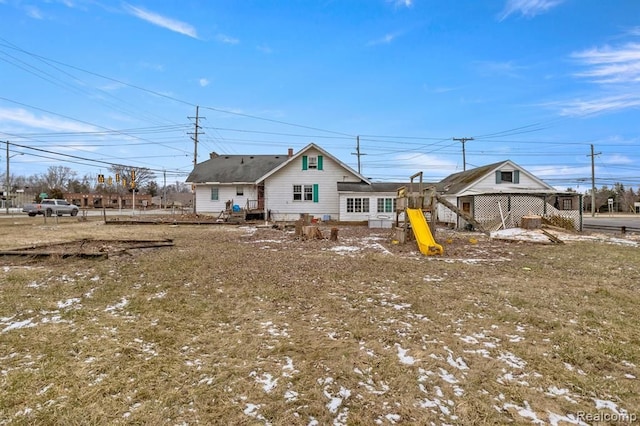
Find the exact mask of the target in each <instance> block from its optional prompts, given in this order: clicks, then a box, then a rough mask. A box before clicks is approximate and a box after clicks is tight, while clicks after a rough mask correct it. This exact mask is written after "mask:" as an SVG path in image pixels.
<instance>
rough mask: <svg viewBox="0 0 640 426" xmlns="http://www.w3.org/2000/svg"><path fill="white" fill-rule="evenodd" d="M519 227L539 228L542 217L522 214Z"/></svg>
mask: <svg viewBox="0 0 640 426" xmlns="http://www.w3.org/2000/svg"><path fill="white" fill-rule="evenodd" d="M520 227H521V228H523V229H540V228H542V217H540V216H535V215H529V216H522V220H520Z"/></svg>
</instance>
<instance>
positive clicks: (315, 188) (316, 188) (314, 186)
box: [313, 183, 319, 203]
mask: <svg viewBox="0 0 640 426" xmlns="http://www.w3.org/2000/svg"><path fill="white" fill-rule="evenodd" d="M318 192H319V191H318V184H317V183H314V184H313V202H314V203H317V202H318Z"/></svg>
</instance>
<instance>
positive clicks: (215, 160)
mask: <svg viewBox="0 0 640 426" xmlns="http://www.w3.org/2000/svg"><path fill="white" fill-rule="evenodd" d="M312 148H314V149H316V150H318V151H320V152H321V153H322V155H324V156H325V157H327V158H331V159H332V160H333V161H335V162H336V163H338V164H339V165H340V166H341V167H342V168H344V169H345V170H347V171H348V172H350V173H352V174H353V175H354V176H356V177H358V178H359V179H360V180H362V181H363V182H366V183H367V184H368V183H369V180H368V179H367V178H365V177H363V176H362V175H360V174H359V173H358V172H356V171H355V170H353V169H352V168H351V167H349V166H347V165H346V164H344V163H343V162H342V161H340V160H338V159H337V158H336V157H334V156H333V155H331V154H330V153H328V152H327V151H325V150H324V149H322V148H320V147H319V146H318V145H316V144H314V143H310V144H309V145H307V146H305V147H304V148H302V149H301V150H300V151H298V153H296V154H295V155H292V156H289V155H288V154H285V155H217V154H215V153H213V154H212V158H210V159H208V160H206V161H203V162H202V163H198V164H196V166H195V167H194V168H193V171H192V172H191V173H190V174H189V176H188V177H187V180H186V182H187V183H258V182H260V181H263V180H264V179H266V178H268V177H269V176H271V175H273V174H274V173H276V172H277V171H278V170H280V169H282V168H283V167H285V166H286V165H287V164H289V163H291V162H293V161H295V160H296V159H297V158H298V157H300V156H302V155H303V154H304V153H305V152H307V151H309V150H310V149H312ZM214 155H215V156H214Z"/></svg>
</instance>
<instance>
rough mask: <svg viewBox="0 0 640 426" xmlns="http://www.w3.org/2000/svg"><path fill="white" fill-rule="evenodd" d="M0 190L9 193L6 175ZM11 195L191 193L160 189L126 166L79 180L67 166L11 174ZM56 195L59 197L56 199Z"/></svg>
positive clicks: (146, 174) (151, 177)
mask: <svg viewBox="0 0 640 426" xmlns="http://www.w3.org/2000/svg"><path fill="white" fill-rule="evenodd" d="M0 179H2V180H1V181H0V186H1V187H4V188H5V189H4V190H5V191H7V188H6V185H7V175H6V172H5V173H4V174H2V175H0ZM8 184H9V188H8V192H9V194H15V193H16V191H18V190H24V192H25V193H29V194H34V196H35V197H37V196H38V195H39V194H41V193H46V194H49V196H51V197H52V198H63V197H62V194H64V193H82V194H96V193H97V194H125V193H127V192H131V191H132V190H134V189H136V190H137V191H138V192H140V193H142V194H148V195H151V196H152V197H153V196H156V195H161V194H162V193H163V192H165V193H167V194H171V193H176V192H189V191H190V188H189V186H188V185H185V184H184V183H182V182H175V183H173V184H170V185H167V186H166V187H161V186H160V185H158V183H157V182H156V175H155V173H153V171H151V170H149V169H147V168H144V167H139V168H131V167H125V166H111V167H110V168H109V169H108V173H106V174H99V175H97V176H96V175H91V174H84V175H83V176H79V175H78V173H77V172H76V171H74V170H73V169H71V168H70V167H67V166H50V167H49V168H48V169H47V171H46V172H44V173H40V174H34V175H31V176H16V175H14V174H10V176H9V179H8ZM54 194H57V195H54Z"/></svg>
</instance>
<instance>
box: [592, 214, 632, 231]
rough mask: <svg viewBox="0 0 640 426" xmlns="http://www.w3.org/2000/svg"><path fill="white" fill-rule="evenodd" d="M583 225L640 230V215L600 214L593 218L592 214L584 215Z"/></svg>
mask: <svg viewBox="0 0 640 426" xmlns="http://www.w3.org/2000/svg"><path fill="white" fill-rule="evenodd" d="M583 223H584V224H585V225H595V226H620V227H622V226H626V227H630V228H640V214H638V215H631V214H628V215H627V214H625V215H609V214H599V215H596V217H591V214H588V215H584V217H583Z"/></svg>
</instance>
